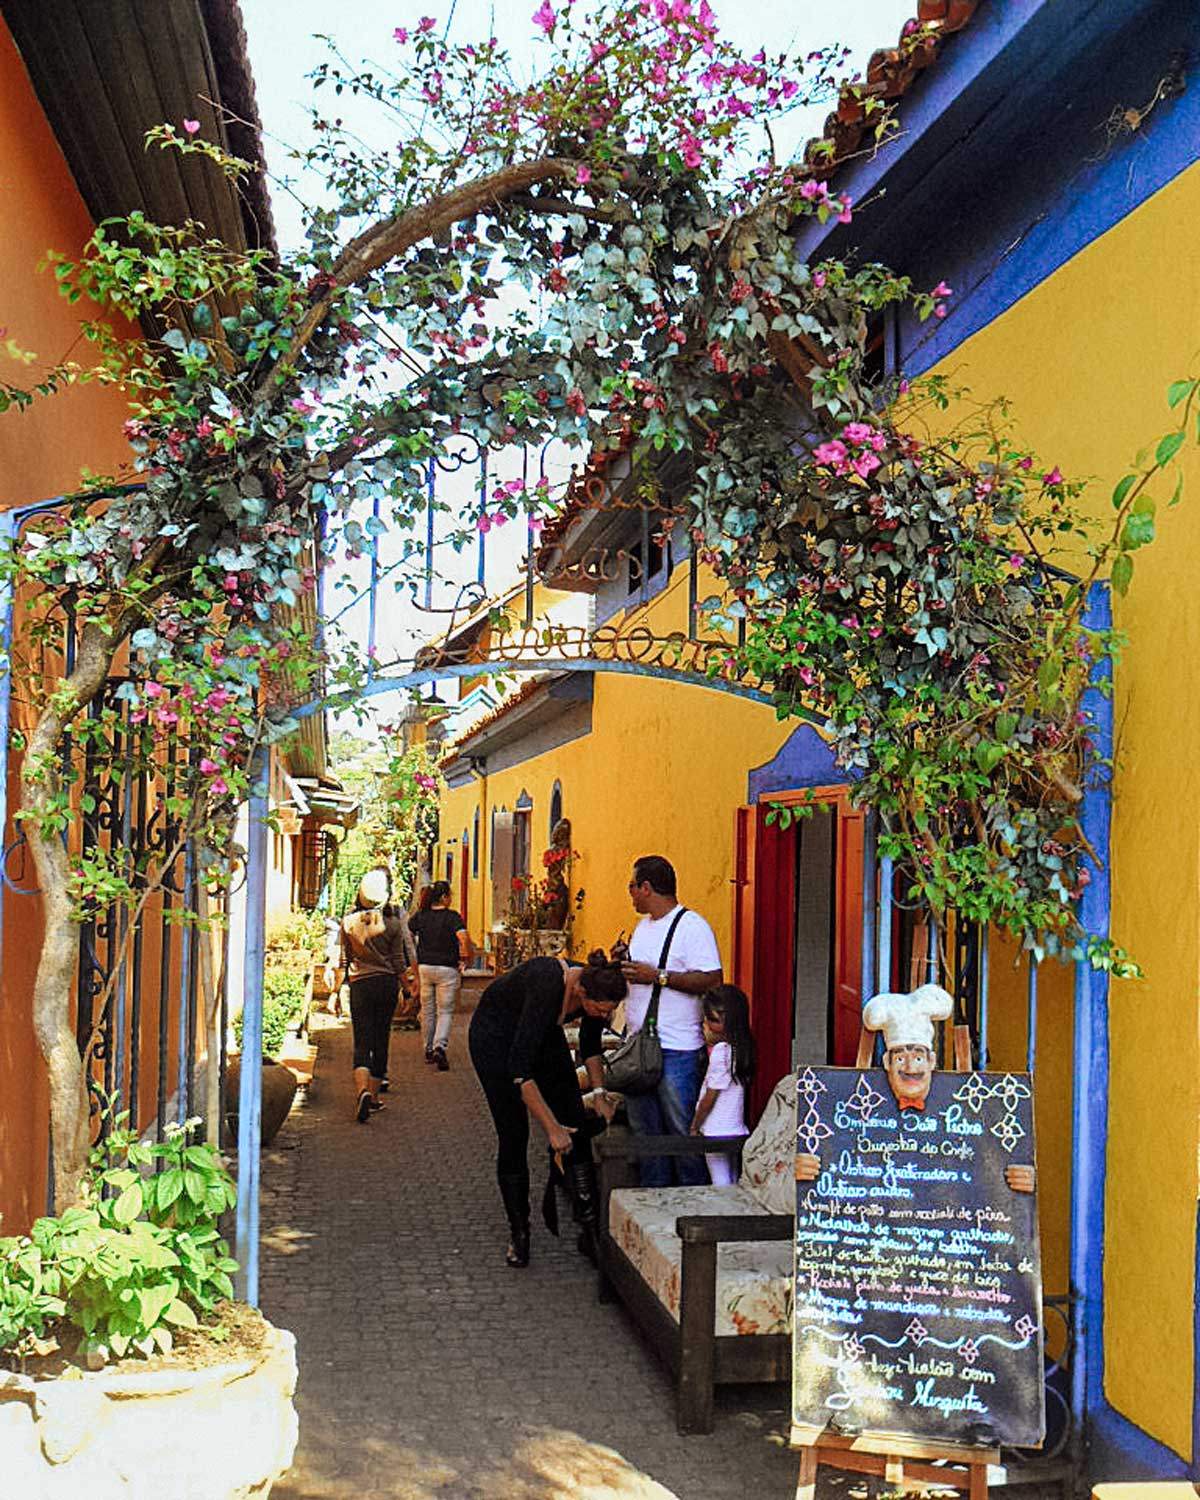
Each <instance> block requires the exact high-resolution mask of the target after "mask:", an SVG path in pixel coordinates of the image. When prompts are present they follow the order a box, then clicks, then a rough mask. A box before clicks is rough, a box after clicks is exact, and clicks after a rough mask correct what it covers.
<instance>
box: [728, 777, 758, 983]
mask: <svg viewBox="0 0 1200 1500" xmlns="http://www.w3.org/2000/svg"><path fill="white" fill-rule="evenodd" d="M733 817H734V822H733V879H732V881H731V882H730V884H731V885H732V886H733V927H732V932H733V952H732V953H731V954H730V963H729V976H730V979H731V981H732V983H734V984H736V985H737V987H738V988H739V989H740V990H745V992H746V994H747V995H750V996H751V997H753V995H754V849H755V842H756V840H755V834H756V832H757V829H758V808H757V807H755V806H751V807H739V808H735V810H734V815H733Z"/></svg>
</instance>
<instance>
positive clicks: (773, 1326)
mask: <svg viewBox="0 0 1200 1500" xmlns="http://www.w3.org/2000/svg"><path fill="white" fill-rule="evenodd" d="M789 1161H790V1158H789ZM761 1213H762V1209H761V1207H760V1206H759V1204H758V1203H756V1202H755V1200H754V1198H753V1197H752V1196H751V1194H750V1193H749V1192H747V1191H746V1189H745V1188H744V1187H742V1186H740V1185H739V1186H736V1187H676V1188H618V1189H616V1191H615V1192H614V1193H613V1194H612V1197H611V1198H610V1199H609V1205H608V1223H609V1232H610V1233H611V1234H612V1237H613V1238H614V1239H615V1240H616V1242H617V1244H618V1245H620V1247H621V1249H622V1250H623V1251H624V1252H625V1254H626V1255H627V1256H628V1257H629V1259H630V1260H631V1261H632V1262H633V1264H634V1266H635V1267H636V1269H637V1271H638V1273H639V1274H640V1276H641V1277H642V1280H643V1281H645V1282H646V1284H647V1285H648V1286H649V1287H650V1289H651V1290H652V1291H653V1292H654V1294H655V1296H656V1297H657V1298H658V1300H659V1301H660V1302H661V1303H662V1304H663V1306H664V1307H665V1308H666V1309H667V1311H668V1312H669V1313H670V1314H671V1316H672V1317H673V1318H674V1319H675V1321H676V1322H678V1321H679V1264H680V1258H681V1255H682V1245H681V1243H680V1239H679V1236H678V1235H677V1234H676V1233H675V1220H676V1219H678V1218H679V1217H680V1215H681V1214H745V1215H747V1216H754V1217H757V1216H758V1215H759V1214H761ZM714 1326H715V1330H716V1332H717V1334H718V1335H721V1334H739V1333H790V1332H791V1328H792V1246H791V1244H790V1242H789V1241H787V1240H769V1241H765V1242H759V1243H754V1242H750V1243H745V1244H743V1243H736V1244H732V1245H719V1246H718V1247H717V1315H716V1320H715V1325H714Z"/></svg>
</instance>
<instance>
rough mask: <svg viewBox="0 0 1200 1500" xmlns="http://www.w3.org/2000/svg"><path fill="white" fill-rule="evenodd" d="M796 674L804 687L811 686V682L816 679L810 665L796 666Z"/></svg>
mask: <svg viewBox="0 0 1200 1500" xmlns="http://www.w3.org/2000/svg"><path fill="white" fill-rule="evenodd" d="M796 676H797V677H798V678H799V679H800V681H801V682H802V683H803V684H804V686H805V687H812V685H813V683H814V682H816V680H817V674H816V673H815V672H814V671H813V669H812V668H811V667H797V668H796Z"/></svg>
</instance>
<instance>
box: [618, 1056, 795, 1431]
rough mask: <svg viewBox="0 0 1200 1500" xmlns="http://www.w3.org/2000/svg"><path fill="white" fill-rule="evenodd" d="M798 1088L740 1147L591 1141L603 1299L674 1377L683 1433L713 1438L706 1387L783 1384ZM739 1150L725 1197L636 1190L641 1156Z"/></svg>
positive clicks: (732, 1143)
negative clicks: (614, 1303) (616, 1304)
mask: <svg viewBox="0 0 1200 1500" xmlns="http://www.w3.org/2000/svg"><path fill="white" fill-rule="evenodd" d="M795 1089H796V1083H795V1076H794V1075H789V1076H788V1077H787V1078H785V1079H783V1080H781V1082H780V1083H779V1084H778V1085H777V1086H776V1088H775V1090H774V1092H773V1093H772V1096H771V1099H770V1101H769V1103H768V1105H767V1108H766V1110H765V1111H764V1113H763V1118H762V1120H761V1121H760V1122H759V1124H758V1126H757V1127H756V1129H755V1131H754V1132H753V1134H752V1135H750V1136H748V1137H747V1136H738V1137H736V1138H721V1139H719V1140H718V1139H717V1138H716V1137H712V1136H708V1137H705V1136H635V1135H629V1134H627V1133H623V1132H616V1131H610V1132H608V1133H607V1134H606V1135H604V1136H601V1137H600V1138H599V1139H598V1140H597V1142H596V1149H597V1155H598V1158H599V1168H600V1246H599V1288H600V1296H601V1298H602V1299H604V1300H607V1299H608V1298H610V1297H611V1296H612V1295H613V1294H614V1293H615V1294H616V1295H617V1296H618V1297H619V1298H620V1299H621V1301H622V1302H623V1303H624V1305H625V1307H626V1308H627V1309H628V1310H629V1312H630V1314H631V1315H632V1317H633V1318H634V1320H635V1322H636V1323H637V1324H638V1325H639V1327H640V1328H641V1330H642V1332H643V1333H644V1334H645V1336H646V1338H647V1339H648V1340H649V1343H650V1346H651V1348H653V1349H654V1351H655V1353H656V1354H657V1355H658V1356H659V1358H660V1359H662V1361H663V1362H664V1364H665V1365H666V1366H667V1369H668V1370H669V1371H670V1373H671V1375H672V1376H673V1377H674V1379H675V1381H676V1385H677V1405H676V1425H677V1426H678V1429H679V1431H680V1432H682V1433H693V1432H711V1431H712V1426H713V1388H714V1386H716V1385H734V1384H741V1383H744V1382H755V1381H776V1380H780V1381H782V1380H787V1379H788V1378H789V1376H790V1372H791V1360H792V1338H791V1327H792V1297H793V1280H792V1260H793V1253H794V1252H793V1249H792V1240H793V1237H794V1234H795V1209H794V1204H795V1170H794V1167H795V1139H796V1136H795V1130H796V1127H795ZM743 1147H744V1148H745V1159H746V1164H745V1167H744V1169H743V1171H742V1175H741V1179H740V1180H739V1182H738V1183H737V1184H736V1185H735V1186H733V1187H712V1186H705V1187H694V1188H675V1187H672V1188H638V1187H636V1186H635V1184H636V1183H637V1163H638V1161H639V1160H640V1159H641V1158H643V1157H647V1156H671V1157H678V1156H694V1155H697V1154H703V1153H711V1152H718V1151H729V1152H737V1151H739V1150H741V1149H742V1148H743ZM788 1203H791V1204H792V1205H793V1207H792V1211H791V1212H788V1213H783V1212H772V1211H771V1209H772V1207H774V1206H775V1205H779V1206H782V1205H786V1204H788Z"/></svg>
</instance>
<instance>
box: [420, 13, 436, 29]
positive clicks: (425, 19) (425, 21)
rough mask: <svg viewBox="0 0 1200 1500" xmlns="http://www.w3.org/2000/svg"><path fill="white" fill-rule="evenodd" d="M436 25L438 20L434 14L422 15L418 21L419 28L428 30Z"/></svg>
mask: <svg viewBox="0 0 1200 1500" xmlns="http://www.w3.org/2000/svg"><path fill="white" fill-rule="evenodd" d="M436 25H437V22H436V21H435V20H434V18H433V17H432V16H422V17H421V19H420V21H419V22H418V23H417V30H418V31H426V32H428V31H432V30H433V28H434V27H435V26H436Z"/></svg>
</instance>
